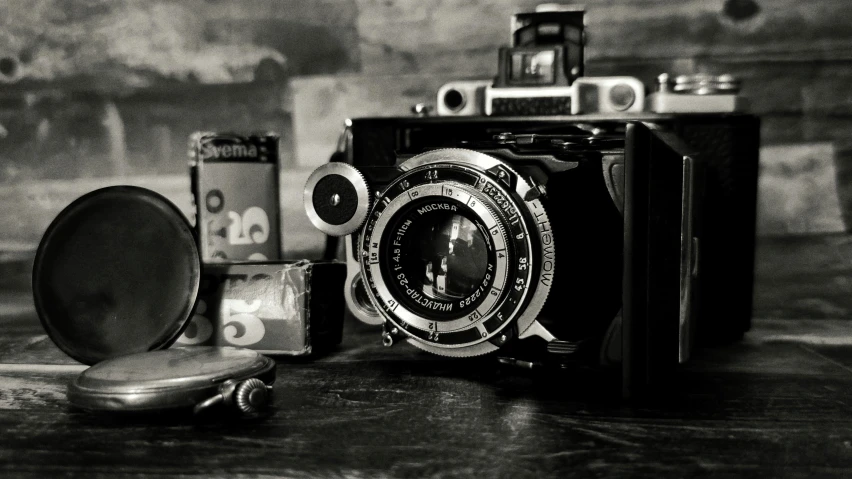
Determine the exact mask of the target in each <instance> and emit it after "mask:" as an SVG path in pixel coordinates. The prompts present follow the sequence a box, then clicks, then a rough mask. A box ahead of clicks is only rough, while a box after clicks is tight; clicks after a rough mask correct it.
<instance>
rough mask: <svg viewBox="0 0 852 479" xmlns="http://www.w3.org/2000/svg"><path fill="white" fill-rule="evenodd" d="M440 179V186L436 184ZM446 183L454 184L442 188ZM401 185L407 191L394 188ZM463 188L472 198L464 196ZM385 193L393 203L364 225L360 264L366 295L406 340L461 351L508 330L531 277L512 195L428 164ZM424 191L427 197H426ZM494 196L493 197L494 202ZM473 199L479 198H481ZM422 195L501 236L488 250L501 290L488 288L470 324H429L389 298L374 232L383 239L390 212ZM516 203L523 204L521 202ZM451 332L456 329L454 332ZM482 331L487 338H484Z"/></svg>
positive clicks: (467, 173) (459, 171)
mask: <svg viewBox="0 0 852 479" xmlns="http://www.w3.org/2000/svg"><path fill="white" fill-rule="evenodd" d="M439 171H440V175H439ZM424 173H425V174H424ZM439 176H440V178H441V181H440V182H437V183H434V181H435V180H436V179H437V178H438V177H439ZM447 181H452V182H454V183H455V182H458V183H457V184H446V182H447ZM403 182H404V183H405V185H406V187H404V188H397V186H399V185H400V184H401V183H403ZM412 183H414V184H412ZM447 189H449V191H447ZM467 189H469V190H470V191H471V192H472V193H473V194H471V193H470V192H468V191H466V190H467ZM483 190H487V191H488V195H489V196H491V197H490V198H489V196H486V192H484V191H483ZM385 191H386V195H387V196H386V198H393V199H390V200H389V201H382V202H378V203H377V204H376V206H375V210H374V211H373V214H372V216H373V221H370V222H369V223H368V224H367V226H366V228H365V230H364V235H363V241H362V245H361V247H362V251H364V252H365V253H367V254H366V255H365V257H362V260H361V263H362V271H363V272H364V273H365V279H366V280H367V281H366V282H365V283H366V284H368V285H369V287H368V288H367V291H368V294H369V295H370V296H371V299H372V300H373V301H374V302H376V303H377V304H382V305H383V306H384V307H383V308H381V310H382V312H383V315H384V316H385V317H386V318H387V319H388V320H390V321H391V323H393V324H394V325H396V326H398V327H400V328H401V329H402V330H403V331H405V333H406V334H408V335H409V336H413V337H415V338H417V339H419V340H422V341H424V342H427V343H433V344H440V345H441V346H442V347H448V348H461V347H466V346H471V345H473V344H478V343H480V342H482V341H484V340H487V339H490V338H491V337H493V336H494V335H496V334H497V333H499V332H500V330H502V329H503V328H504V327H505V326H506V325H508V323H509V321H507V320H508V319H513V318H514V317H515V315H516V313H518V312H519V306H520V305H522V304H524V300H525V298H526V297H527V295H528V294H527V293H528V290H529V288H528V287H526V285H529V284H530V279H531V277H532V271H531V270H532V268H531V267H530V266H531V265H530V248H531V245H530V244H529V239H528V238H529V234H528V231H527V229H526V225H525V223H524V222H523V221H517V220H516V218H517V215H518V210H517V209H516V208H515V206H514V205H513V203H514V202H507V201H505V200H506V199H507V198H509V197H511V194H509V193H507V192H505V191H503V190H502V188H501V187H500V186H499V185H498V184H497V183H496V182H495V181H494V180H492V179H491V178H489V177H487V176H485V174H484V173H482V172H479V171H476V170H473V169H469V168H467V167H465V166H461V165H453V164H439V165H429V166H425V167H422V168H417V169H414V170H410V171H408V172H406V173H405V174H403V175H402V176H401V177H399V178H398V179H397V180H396V182H395V183H393V184H391V185H390V186H389V187H388V188H387V189H386V190H385ZM427 191H428V192H429V193H430V194H428V195H426V192H427ZM403 193H405V195H403ZM495 194H496V198H495V197H494V195H495ZM475 195H482V199H479V198H478V197H477V196H475ZM424 196H425V197H451V198H453V199H455V200H459V201H460V202H462V204H464V205H467V206H469V207H470V209H471V210H473V211H475V212H476V215H477V216H479V218H480V219H481V220H482V221H483V223H485V222H486V221H487V223H488V224H489V225H490V226H487V227H488V228H489V230H493V231H494V232H495V233H498V232H500V233H502V234H492V235H490V236H491V239H492V240H494V239H495V237H499V238H500V241H499V243H497V242H496V241H495V243H494V244H493V245H492V247H494V248H495V253H496V255H495V256H496V257H497V261H498V262H499V263H498V264H499V266H500V267H498V268H496V273H497V274H498V275H499V277H496V278H495V280H494V281H493V282H492V285H495V284H499V285H500V287H499V288H495V287H492V288H490V289H489V290H488V298H486V299H488V301H484V302H483V303H482V304H480V305H479V306H478V307H477V309H476V310H475V311H473V312H471V313H470V314H471V315H476V317H474V318H473V319H471V318H470V317H469V316H468V315H464V316H462V317H460V318H457V319H455V320H451V321H443V322H440V321H431V320H428V319H425V318H423V317H421V316H419V315H417V314H414V313H412V312H411V311H408V310H407V309H406V308H397V307H396V306H398V305H399V302H398V301H397V300H395V299H393V294H392V293H391V291H390V290H389V288H388V287H387V285H386V284H385V282H384V279H383V277H382V272H381V265H380V253H381V249H382V239H381V238H379V241H373V240H372V237H373V235H372V233H373V232H374V231H378V232H379V233H380V235H379V236H382V233H383V230H384V228H385V227H387V225H388V224H389V223H390V221H391V219H392V218H393V216H394V213H396V212H397V211H399V209H400V208H402V207H403V206H404V205H405V204H408V203H410V202H412V201H413V200H415V199H417V200H421V201H422V200H423V198H424ZM400 197H402V199H400ZM483 200H485V201H483ZM427 201H428V200H427ZM488 201H494V202H495V203H496V204H495V205H494V207H493V208H494V211H492V209H491V208H489V207H487V206H485V205H483V203H485V202H488ZM516 201H517V200H516ZM498 202H499V203H498ZM520 203H521V204H523V202H522V201H521V202H520ZM471 206H472V207H471ZM507 217H508V218H512V219H514V221H509V220H507ZM499 225H506V226H508V228H506V229H503V228H501V227H500V226H499ZM495 226H496V227H497V228H496V229H495ZM506 239H509V240H510V244H508V245H507V244H505V241H506ZM510 251H513V252H517V253H518V257H517V260H516V264H515V262H513V261H512V258H511V256H513V255H511V254H509V252H510ZM513 266H514V267H513ZM509 276H511V277H512V278H513V279H514V280H515V281H514V282H513V283H512V284H503V283H505V281H506V278H507V277H509ZM501 293H502V294H501ZM495 304H496V307H495ZM439 324H441V327H440V328H439V327H438V325H439ZM430 325H432V329H431V330H430V329H429V328H430ZM409 326H410V327H409ZM450 328H458V329H454V330H452V329H450ZM483 330H484V332H485V335H483Z"/></svg>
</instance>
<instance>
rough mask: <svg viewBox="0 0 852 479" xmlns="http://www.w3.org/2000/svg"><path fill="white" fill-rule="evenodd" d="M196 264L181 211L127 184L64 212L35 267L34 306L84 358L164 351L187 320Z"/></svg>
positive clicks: (70, 350)
mask: <svg viewBox="0 0 852 479" xmlns="http://www.w3.org/2000/svg"><path fill="white" fill-rule="evenodd" d="M200 276H201V260H200V257H199V254H198V248H197V246H196V244H195V238H194V236H193V233H192V230H191V229H190V226H189V224H188V223H187V221H186V219H185V218H184V217H183V214H182V213H181V212H180V211H179V210H178V209H177V208H176V207H175V206H174V205H173V204H172V203H171V202H170V201H169V200H167V199H166V198H165V197H163V196H161V195H159V194H157V193H154V192H152V191H149V190H146V189H144V188H137V187H132V186H114V187H108V188H103V189H100V190H97V191H94V192H92V193H89V194H87V195H84V196H82V197H80V198H79V199H77V200H76V201H74V202H73V203H71V204H70V205H69V206H68V207H67V208H65V209H64V210H63V211H62V212H61V213H60V214H59V216H57V217H56V219H54V220H53V223H51V225H50V226H49V227H48V229H47V232H46V233H45V234H44V237H43V238H42V240H41V243H40V244H39V247H38V250H37V252H36V257H35V263H34V265H33V297H34V300H35V306H36V311H37V312H38V316H39V318H40V319H41V323H42V325H43V326H44V329H45V330H46V331H47V334H48V336H50V339H52V340H53V342H54V343H56V345H57V346H59V348H60V349H62V350H63V351H65V353H67V354H68V355H69V356H71V357H72V358H74V359H76V360H78V361H80V362H82V363H86V364H94V363H97V362H100V361H103V360H105V359H109V358H113V357H116V356H123V355H126V354H132V353H139V352H144V351H152V350H156V349H163V348H166V347H168V346H169V345H170V344H172V343H173V342H174V341H175V340H176V339H177V338H178V336H180V334H181V333H182V332H183V330H184V328H185V327H186V326H187V325H188V324H189V321H190V320H191V319H192V310H193V306H194V303H195V299H196V296H197V294H198V289H199V284H200Z"/></svg>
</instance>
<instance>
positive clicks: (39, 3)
mask: <svg viewBox="0 0 852 479" xmlns="http://www.w3.org/2000/svg"><path fill="white" fill-rule="evenodd" d="M537 3H539V2H536V1H528V0H420V1H415V0H319V1H311V2H302V1H299V0H248V1H237V0H150V1H148V0H120V1H110V0H35V1H32V2H2V3H0V209H2V211H3V214H2V215H0V262H2V260H3V259H4V258H5V259H8V258H11V257H16V254H17V253H15V252H16V251H17V252H19V253H20V254H19V256H20V255H23V256H26V255H28V254H31V251H32V248H33V247H34V246H35V245H36V244H37V242H38V239H39V238H40V236H41V233H42V232H43V230H44V228H45V227H46V226H47V224H48V223H49V221H50V220H51V219H52V218H53V217H54V216H55V215H56V213H57V212H58V211H59V210H60V209H61V208H62V207H63V206H65V205H66V204H67V203H68V202H69V201H71V199H73V198H74V197H76V196H78V195H79V194H82V193H85V192H86V191H89V190H90V189H92V188H94V187H96V186H100V185H106V184H118V183H133V184H143V185H146V186H149V187H151V188H153V189H155V190H159V191H161V192H163V193H165V194H166V195H167V196H169V197H171V198H175V201H177V202H179V203H180V205H181V207H182V208H185V210H186V211H189V208H188V193H187V192H186V188H185V185H186V184H188V181H187V179H186V160H185V149H186V137H187V135H188V134H189V133H190V132H192V131H194V130H198V129H214V130H273V131H279V132H282V133H283V138H284V145H283V146H284V148H283V151H284V154H283V159H282V161H283V164H284V166H285V169H286V171H285V173H284V174H283V175H282V184H283V185H284V189H285V191H284V193H285V197H284V198H283V200H282V208H284V209H285V212H286V216H287V218H289V220H290V221H291V223H290V224H288V225H286V227H285V238H284V243H285V245H286V246H287V247H288V248H289V250H290V251H292V252H295V253H294V254H302V253H303V252H309V251H310V250H311V249H312V248H313V249H314V250H316V245H317V244H318V241H319V236H318V235H317V234H316V233H315V232H314V231H313V230H312V229H311V228H310V226H309V225H308V223H307V221H306V220H305V219H304V217H303V215H301V214H300V213H301V199H300V197H299V196H300V191H301V184H302V182H303V181H304V178H305V177H306V175H307V174H308V173H309V172H310V170H311V169H312V168H313V167H315V166H316V165H318V164H321V163H322V162H324V161H326V160H327V158H328V155H329V153H330V152H331V150H332V149H333V147H334V144H335V142H336V138H337V135H338V132H339V131H340V128H341V125H342V121H343V119H345V118H347V117H356V116H363V115H405V114H408V113H409V108H410V106H411V105H412V104H414V103H418V102H424V101H425V102H434V93H435V91H436V90H437V88H438V87H439V86H440V85H441V84H443V83H445V82H447V81H451V80H457V79H474V78H490V77H493V76H494V75H495V73H496V67H497V65H496V63H497V62H496V59H497V54H496V49H497V47H498V46H500V45H503V44H506V43H507V42H508V36H509V32H508V26H509V16H510V14H511V13H513V12H516V11H523V10H530V9H531V8H533V7H534V6H535V4H537ZM582 3H583V4H584V5H585V6H586V11H587V15H586V18H587V31H588V38H589V43H588V46H587V49H586V57H587V75H633V76H637V77H638V78H640V79H641V80H643V81H644V82H645V83H646V84H649V85H650V84H652V83H653V80H654V77H655V76H656V75H657V74H659V73H661V72H669V73H673V74H680V73H693V72H711V73H723V72H727V73H733V74H735V75H738V76H740V77H741V78H742V79H743V81H744V87H743V94H744V95H746V96H747V97H749V99H750V100H751V104H752V111H754V112H755V113H757V114H759V115H760V116H761V117H762V121H763V123H762V124H763V126H762V131H761V136H762V145H763V149H762V157H761V180H760V206H759V220H758V221H759V223H758V229H759V232H760V234H761V238H762V239H761V246H760V248H759V249H758V276H759V291H758V294H757V295H756V301H757V303H756V310H757V311H761V312H762V313H761V314H763V313H765V314H769V315H776V316H779V315H780V316H783V315H784V314H783V312H784V311H787V312H790V311H794V310H795V311H798V312H793V313H790V315H792V316H795V315H799V316H801V315H807V314H814V315H821V316H844V315H845V314H846V312H847V311H852V304H850V305H839V303H838V302H837V301H840V300H839V299H837V298H841V297H842V296H843V292H844V291H845V289H844V288H845V286H843V285H840V283H841V282H842V281H841V282H839V280H838V278H841V277H843V276H842V275H843V274H845V273H846V272H847V270H852V268H848V267H846V263H844V262H840V263H836V264H835V266H838V265H839V269H837V268H835V272H834V273H832V274H833V275H834V276H832V277H831V278H824V279H822V280H820V279H818V278H819V277H817V279H812V280H811V283H812V284H815V285H816V286H814V287H813V288H812V289H807V291H809V293H807V295H806V296H807V298H804V300H803V301H804V302H803V303H802V304H805V306H802V307H801V308H799V307H798V306H797V307H795V308H792V307H790V308H788V307H787V306H785V303H784V301H783V298H779V297H778V296H777V295H773V293H766V294H764V293H763V292H765V291H768V289H766V288H764V289H760V288H761V286H760V284H769V283H770V282H771V281H770V280H778V281H781V280H782V279H784V278H786V279H784V281H787V280H790V281H792V282H790V281H787V283H784V284H785V285H786V286H785V287H786V288H791V289H793V290H794V289H796V288H795V286H793V285H794V284H795V281H794V280H791V279H790V278H796V277H802V275H803V274H804V273H803V271H812V270H815V269H819V268H821V267H822V266H820V265H824V264H825V262H820V261H821V260H820V261H816V260H813V261H812V260H811V259H813V258H828V257H843V258H845V256H844V255H843V254H842V253H843V252H844V251H845V250H843V251H840V250H839V249H838V248H841V249H842V247H844V246H842V245H845V244H846V242H845V240H843V238H846V233H845V231H846V230H847V227H846V225H847V224H851V223H852V28H850V26H852V9H850V8H849V2H848V0H815V1H812V2H799V1H795V0H712V1H706V0H586V1H584V2H582ZM80 179H82V180H80ZM78 180H79V181H78ZM287 235H291V236H290V237H288V236H287ZM802 235H805V237H806V238H808V237H811V238H828V237H826V236H825V235H835V237H836V238H840V239H835V240H823V239H818V240H814V241H812V242H811V243H807V241H808V240H807V239H805V240H802V239H800V238H802ZM814 235H817V236H814ZM790 238H793V239H790ZM791 241H792V243H791ZM802 241H805V242H806V243H807V244H809V245H810V246H808V247H807V248H823V249H820V250H819V251H821V253H814V251H813V250H812V249H811V250H808V249H807V248H805V247H804V246H802V247H801V248H803V249H802V251H801V253H794V254H792V256H790V254H788V250H789V248H794V249H795V248H797V247H795V246H790V245H791V244H794V245H795V244H799V243H801V242H802ZM814 245H816V246H814ZM826 248H827V249H826ZM796 251H798V250H796ZM809 251H810V252H809ZM838 255H839V256H838ZM781 257H784V258H787V259H786V260H785V261H788V266H790V264H791V263H790V261H792V262H793V263H795V264H796V265H798V266H796V267H795V268H794V267H792V266H791V267H789V268H787V269H785V270H784V271H780V270H779V269H778V268H777V267H776V266H775V265H776V263H778V258H781ZM791 258H793V259H795V261H793V259H791ZM809 258H810V259H809ZM797 268H798V269H797ZM782 269H783V268H782ZM779 275H780V276H779ZM784 275H787V276H784ZM760 281H763V283H760ZM820 281H825V282H830V283H831V284H833V285H835V286H836V288H835V289H834V290H832V291H834V292H833V293H832V298H834V299H832V300H831V305H830V306H827V307H824V308H822V309H820V308H810V309H808V308H809V307H807V304H817V303H818V302H819V301H822V299H820V298H819V297H818V296H819V293H818V292H817V291H819V290H820V288H819V287H818V286H819V284H820ZM844 284H845V283H844ZM838 285H840V286H838ZM767 288H768V287H767ZM783 289H784V288H779V290H783ZM848 289H849V292H850V293H852V286H849V288H848ZM761 291H763V292H761ZM849 296H850V297H852V295H849ZM808 301H810V303H809V302H808ZM847 306H848V308H847ZM797 308H798V309H797ZM802 311H804V312H802ZM806 311H810V312H811V313H807V312H806ZM826 311H827V312H826Z"/></svg>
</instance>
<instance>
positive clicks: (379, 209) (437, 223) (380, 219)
mask: <svg viewBox="0 0 852 479" xmlns="http://www.w3.org/2000/svg"><path fill="white" fill-rule="evenodd" d="M404 166H407V167H408V168H406V169H404V172H403V173H402V175H400V176H399V177H397V178H396V179H395V180H394V181H393V182H391V183H390V184H389V185H388V186H387V187H386V188H385V190H384V191H383V192H381V193H380V194H379V195H378V197H377V198H376V203H375V205H374V207H373V209H372V211H371V212H370V215H369V216H370V218H371V219H370V220H369V221H368V222H367V223H366V224H365V225H364V229H363V230H362V232H361V236H360V240H359V243H360V249H361V254H360V262H361V272H362V274H363V275H364V285H365V286H366V288H367V292H368V293H369V295H370V297H371V298H372V299H373V300H374V301H375V304H376V309H377V310H378V312H379V313H380V314H381V315H382V316H383V317H384V318H385V319H386V320H387V321H389V322H390V323H391V324H392V325H394V326H395V327H398V328H399V331H401V332H404V334H406V335H408V336H410V337H411V338H412V339H416V340H417V341H422V342H423V343H422V344H421V343H420V342H417V344H418V345H419V346H420V347H424V348H437V349H429V350H431V351H433V352H439V354H447V355H451V356H470V355H478V354H485V353H487V352H489V351H492V350H494V349H495V348H496V347H497V346H495V345H494V344H492V343H491V342H490V340H491V338H493V337H495V336H496V335H498V334H499V333H500V332H501V331H502V330H503V329H504V328H505V327H507V326H508V325H509V324H514V323H513V321H518V323H517V324H518V327H519V328H521V329H524V328H525V327H526V326H528V325H529V324H530V323H531V322H532V321H533V320H534V318H536V317H537V314H538V313H539V312H540V311H541V308H542V306H543V304H544V300H545V299H546V298H547V294H548V291H549V290H550V285H551V284H552V281H553V274H554V250H553V240H552V236H551V233H550V231H551V230H550V221H549V220H548V219H547V218H548V217H547V214H546V212H545V211H544V207H543V206H542V205H541V203H540V202H538V200H530V201H525V200H524V199H523V197H524V196H523V195H524V194H525V191H524V189H525V188H529V185H528V184H527V183H522V182H523V181H524V180H523V179H522V178H518V180H517V190H515V189H511V188H506V187H507V186H508V185H510V184H512V183H513V182H512V181H511V178H512V176H511V175H517V173H515V172H514V171H513V170H511V168H509V166H508V165H506V164H505V163H503V162H502V161H500V160H498V159H496V158H494V157H491V156H489V155H486V154H483V153H481V152H477V151H472V150H465V149H443V150H440V149H439V150H433V151H429V152H427V153H423V154H422V155H418V156H417V157H414V158H411V159H409V160H407V161H406V163H404ZM515 178H517V176H515ZM501 179H509V181H508V183H506V182H502V181H501ZM415 342H416V341H415Z"/></svg>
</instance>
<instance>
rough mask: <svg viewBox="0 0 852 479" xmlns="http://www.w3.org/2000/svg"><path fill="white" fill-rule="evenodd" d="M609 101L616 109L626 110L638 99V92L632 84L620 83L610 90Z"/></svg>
mask: <svg viewBox="0 0 852 479" xmlns="http://www.w3.org/2000/svg"><path fill="white" fill-rule="evenodd" d="M609 101H610V102H611V103H612V107H613V109H615V110H616V111H624V110H626V109H628V108H630V107H631V106H632V105H633V102H635V101H636V92H634V91H633V88H632V87H631V86H630V85H627V84H624V83H619V84H617V85H615V86H613V87H612V89H611V90H610V91H609Z"/></svg>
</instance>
